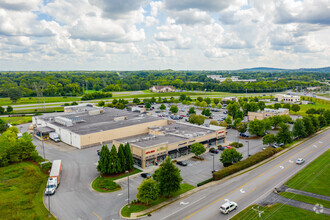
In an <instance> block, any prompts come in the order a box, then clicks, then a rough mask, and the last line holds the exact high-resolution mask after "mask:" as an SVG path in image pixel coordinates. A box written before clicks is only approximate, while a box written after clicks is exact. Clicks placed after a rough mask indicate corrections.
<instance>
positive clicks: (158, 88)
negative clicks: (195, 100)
mask: <svg viewBox="0 0 330 220" xmlns="http://www.w3.org/2000/svg"><path fill="white" fill-rule="evenodd" d="M149 90H150V91H151V92H157V93H159V92H174V91H175V88H174V87H173V86H153V87H151V88H150V89H149Z"/></svg>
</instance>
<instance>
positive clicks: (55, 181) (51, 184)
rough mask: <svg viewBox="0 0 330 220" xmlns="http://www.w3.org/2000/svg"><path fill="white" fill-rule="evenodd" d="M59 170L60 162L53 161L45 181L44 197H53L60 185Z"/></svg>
mask: <svg viewBox="0 0 330 220" xmlns="http://www.w3.org/2000/svg"><path fill="white" fill-rule="evenodd" d="M61 168H62V161H61V160H54V161H53V165H52V169H51V171H50V174H49V178H48V181H47V186H46V190H45V194H46V195H53V194H54V193H55V191H56V189H57V187H58V186H59V185H60V177H61Z"/></svg>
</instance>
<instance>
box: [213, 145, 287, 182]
mask: <svg viewBox="0 0 330 220" xmlns="http://www.w3.org/2000/svg"><path fill="white" fill-rule="evenodd" d="M281 150H282V148H281V147H279V148H276V149H275V148H271V147H268V148H267V149H265V150H264V151H261V152H259V153H256V154H254V155H252V156H251V157H249V158H247V159H245V160H242V161H239V162H237V163H235V164H233V165H231V166H229V167H225V168H223V169H222V170H219V171H217V172H215V173H213V179H214V180H220V179H222V178H224V177H226V176H229V175H231V174H233V173H236V172H239V171H241V170H244V169H245V168H248V167H251V166H253V165H255V164H257V163H259V162H260V161H263V160H265V159H267V158H269V157H271V156H273V155H274V154H276V153H277V152H279V151H281Z"/></svg>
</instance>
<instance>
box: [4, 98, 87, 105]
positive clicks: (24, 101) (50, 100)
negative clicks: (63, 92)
mask: <svg viewBox="0 0 330 220" xmlns="http://www.w3.org/2000/svg"><path fill="white" fill-rule="evenodd" d="M80 100H81V97H76V96H73V97H69V96H68V97H61V96H59V97H45V103H53V102H54V103H55V102H73V101H80ZM34 103H38V100H37V97H24V98H20V99H19V100H18V101H17V102H16V103H12V101H11V100H10V99H9V98H0V106H4V105H5V106H7V105H11V106H15V105H22V104H34Z"/></svg>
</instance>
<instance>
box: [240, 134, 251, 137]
mask: <svg viewBox="0 0 330 220" xmlns="http://www.w3.org/2000/svg"><path fill="white" fill-rule="evenodd" d="M239 136H241V137H246V138H248V137H250V136H249V135H248V134H245V133H240V134H239Z"/></svg>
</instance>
